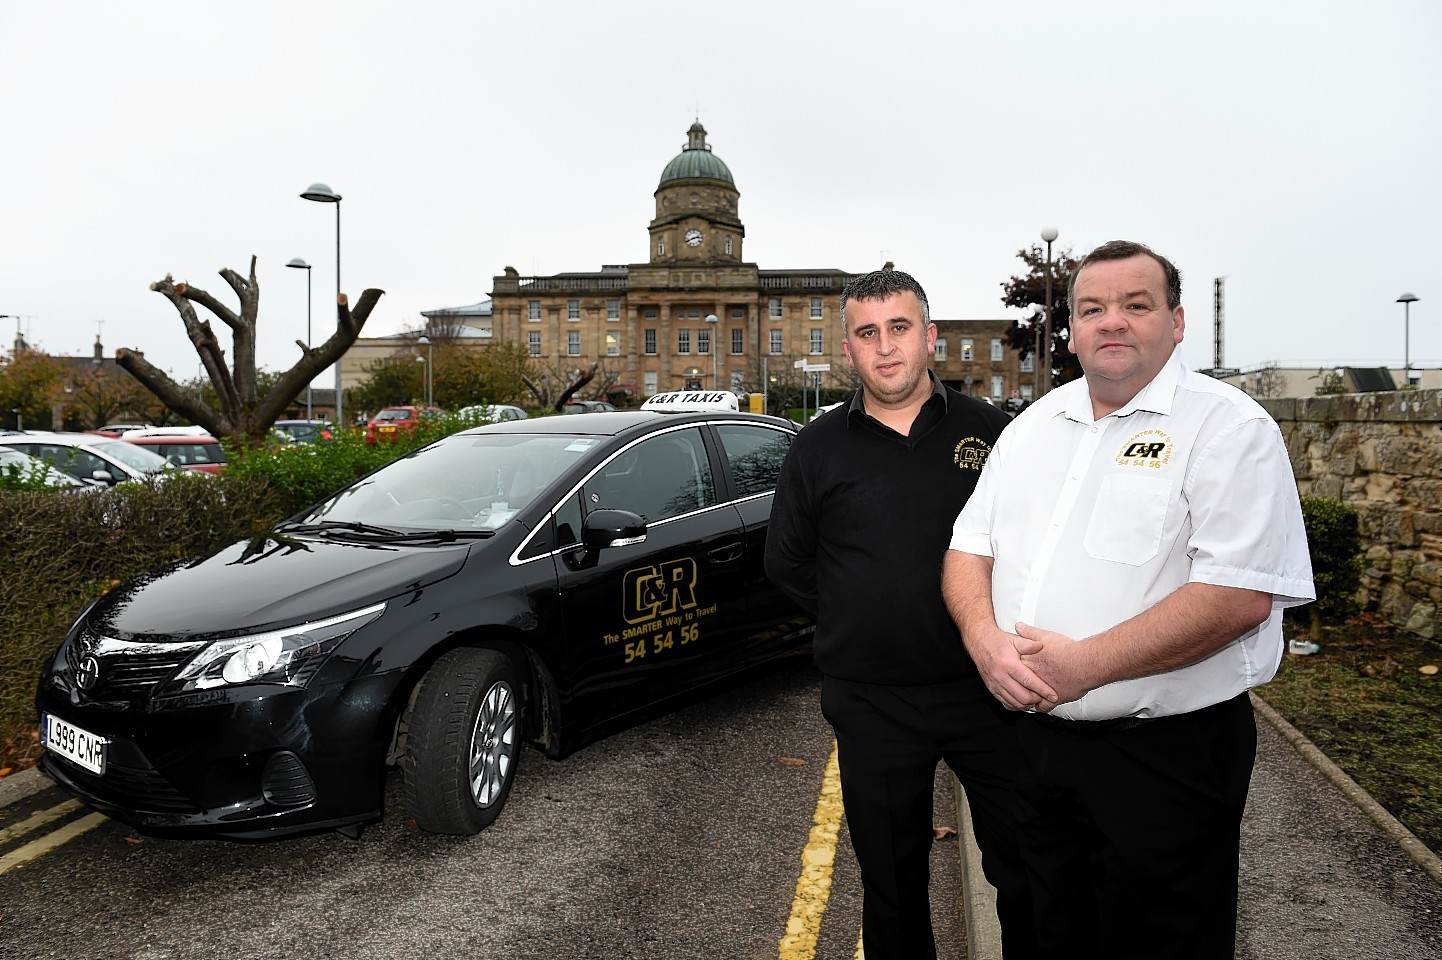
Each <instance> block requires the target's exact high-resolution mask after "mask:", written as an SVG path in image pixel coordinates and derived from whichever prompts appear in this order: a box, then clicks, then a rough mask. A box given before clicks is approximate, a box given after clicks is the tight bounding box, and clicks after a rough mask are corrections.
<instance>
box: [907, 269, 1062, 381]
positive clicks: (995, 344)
mask: <svg viewBox="0 0 1442 960" xmlns="http://www.w3.org/2000/svg"><path fill="white" fill-rule="evenodd" d="M923 286H924V284H923ZM932 320H933V322H935V324H936V356H935V357H934V358H933V365H932V366H933V369H934V370H935V371H936V375H937V377H939V378H940V379H941V381H942V382H943V383H945V384H947V385H948V386H951V387H955V388H956V389H958V390H960V391H961V392H962V393H966V394H970V395H971V396H973V397H985V398H987V399H990V400H992V401H994V402H996V403H998V404H1000V403H1002V402H1003V401H1005V400H1009V399H1016V400H1023V401H1025V400H1030V399H1032V397H1033V395H1034V389H1035V370H1036V367H1035V365H1034V364H1033V362H1032V358H1031V357H1027V358H1026V361H1025V362H1021V361H1020V360H1018V357H1017V351H1015V350H1012V349H1010V348H1009V347H1008V346H1007V345H1006V331H1007V328H1008V327H1010V326H1011V321H1010V320H938V319H937V318H935V317H933V318H932Z"/></svg>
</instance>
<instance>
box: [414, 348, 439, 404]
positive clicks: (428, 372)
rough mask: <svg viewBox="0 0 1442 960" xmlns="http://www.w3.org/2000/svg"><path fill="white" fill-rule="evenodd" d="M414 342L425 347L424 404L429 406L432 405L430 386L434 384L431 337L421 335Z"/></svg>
mask: <svg viewBox="0 0 1442 960" xmlns="http://www.w3.org/2000/svg"><path fill="white" fill-rule="evenodd" d="M416 343H417V344H418V345H419V346H422V347H425V348H426V359H425V363H426V406H428V407H429V406H432V405H433V404H432V401H431V396H432V394H431V390H432V387H433V385H434V383H435V381H434V380H432V379H431V338H430V337H421V338H420V339H419V340H417V341H416ZM416 359H417V360H419V359H421V358H420V357H416Z"/></svg>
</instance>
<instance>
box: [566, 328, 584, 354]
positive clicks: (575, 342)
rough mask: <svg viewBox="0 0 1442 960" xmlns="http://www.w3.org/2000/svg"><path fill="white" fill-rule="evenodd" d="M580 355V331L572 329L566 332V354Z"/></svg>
mask: <svg viewBox="0 0 1442 960" xmlns="http://www.w3.org/2000/svg"><path fill="white" fill-rule="evenodd" d="M580 355H581V331H579V330H572V331H570V332H569V333H567V334H566V356H568V357H579V356H580Z"/></svg>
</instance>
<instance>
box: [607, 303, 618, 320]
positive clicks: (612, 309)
mask: <svg viewBox="0 0 1442 960" xmlns="http://www.w3.org/2000/svg"><path fill="white" fill-rule="evenodd" d="M606 319H607V320H620V319H621V301H620V300H607V301H606Z"/></svg>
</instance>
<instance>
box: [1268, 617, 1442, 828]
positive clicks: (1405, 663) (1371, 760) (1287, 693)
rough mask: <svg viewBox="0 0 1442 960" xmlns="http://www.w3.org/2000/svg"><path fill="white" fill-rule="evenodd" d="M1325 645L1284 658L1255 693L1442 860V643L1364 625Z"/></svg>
mask: <svg viewBox="0 0 1442 960" xmlns="http://www.w3.org/2000/svg"><path fill="white" fill-rule="evenodd" d="M1301 629H1302V628H1301V626H1300V625H1299V627H1298V630H1299V632H1300V631H1301ZM1319 641H1320V644H1321V650H1320V651H1319V652H1318V653H1316V654H1313V655H1311V656H1296V655H1292V654H1287V655H1286V657H1285V660H1284V662H1283V664H1282V668H1281V669H1280V670H1279V671H1278V672H1277V677H1276V679H1274V680H1273V681H1272V682H1271V683H1269V684H1267V685H1266V686H1263V687H1261V688H1259V689H1258V690H1257V691H1256V692H1257V694H1258V695H1259V696H1261V698H1262V699H1263V700H1265V701H1266V702H1267V703H1268V704H1270V705H1271V706H1272V707H1273V708H1274V709H1275V710H1276V711H1277V712H1278V713H1280V714H1281V715H1282V716H1283V717H1285V718H1286V720H1287V722H1288V723H1290V724H1292V726H1294V727H1296V728H1297V729H1298V730H1300V731H1301V732H1302V733H1303V734H1305V735H1306V737H1307V739H1309V740H1311V741H1312V743H1313V744H1315V745H1316V746H1317V748H1318V749H1319V750H1321V751H1322V752H1323V753H1325V754H1326V755H1327V756H1328V757H1330V758H1331V760H1332V761H1333V762H1334V763H1336V764H1337V766H1339V767H1341V768H1342V769H1343V770H1344V771H1346V773H1347V775H1348V776H1350V777H1351V778H1352V779H1353V780H1355V781H1357V783H1358V784H1359V785H1360V786H1361V787H1362V789H1364V790H1366V791H1367V792H1368V793H1370V794H1371V795H1372V796H1373V798H1375V799H1376V801H1377V802H1378V803H1380V804H1381V805H1382V806H1383V807H1385V808H1386V809H1387V810H1388V811H1389V812H1390V813H1391V814H1392V815H1393V816H1394V817H1396V818H1397V819H1398V820H1399V821H1401V822H1402V824H1403V825H1405V826H1406V827H1407V829H1409V830H1411V831H1412V832H1413V833H1415V834H1416V835H1417V837H1418V838H1419V839H1420V840H1421V841H1422V842H1423V843H1425V844H1426V845H1427V846H1428V847H1429V848H1431V849H1432V850H1433V851H1434V852H1442V673H1439V672H1437V670H1436V668H1438V667H1439V666H1442V644H1439V643H1438V642H1436V641H1433V640H1428V639H1425V638H1422V637H1418V636H1416V635H1415V634H1410V633H1405V632H1401V631H1397V630H1394V629H1393V628H1391V627H1389V626H1387V625H1385V624H1379V623H1375V622H1373V621H1372V620H1370V619H1367V618H1361V619H1357V620H1351V621H1348V622H1347V623H1345V624H1343V625H1341V626H1335V627H1323V628H1322V634H1321V636H1320V638H1319ZM1429 667H1430V668H1432V669H1431V670H1428V669H1427V668H1429Z"/></svg>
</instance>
